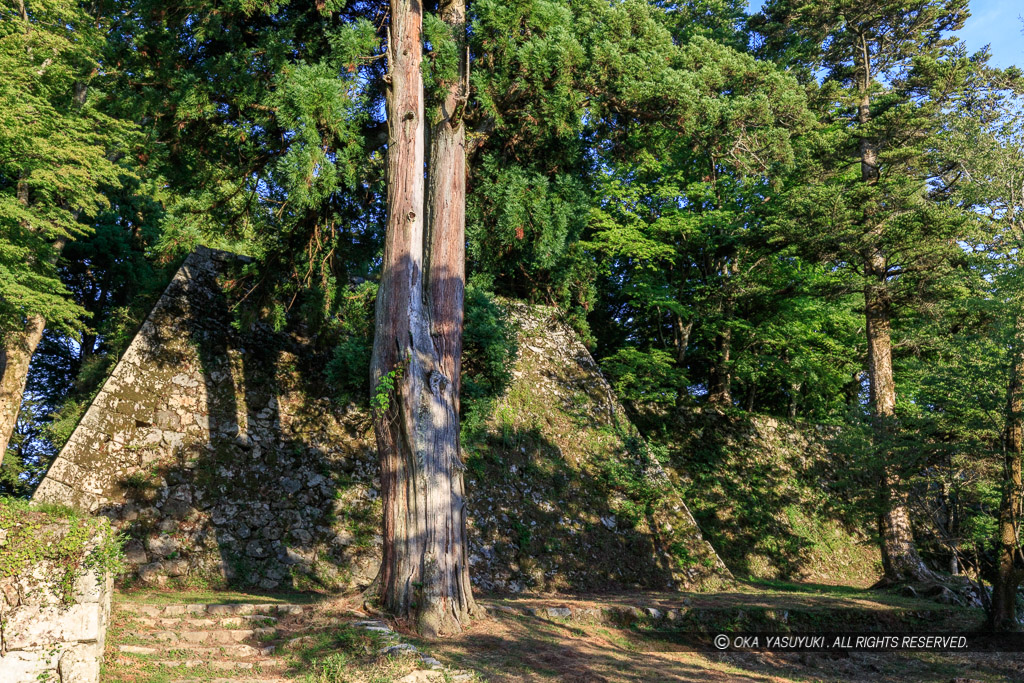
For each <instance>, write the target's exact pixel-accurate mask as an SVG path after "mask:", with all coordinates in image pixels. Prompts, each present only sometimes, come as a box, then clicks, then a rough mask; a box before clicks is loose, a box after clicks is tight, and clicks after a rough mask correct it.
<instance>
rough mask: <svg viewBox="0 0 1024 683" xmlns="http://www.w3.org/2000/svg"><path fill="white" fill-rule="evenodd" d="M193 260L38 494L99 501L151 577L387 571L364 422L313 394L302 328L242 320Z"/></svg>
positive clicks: (246, 578) (324, 576) (288, 583)
mask: <svg viewBox="0 0 1024 683" xmlns="http://www.w3.org/2000/svg"><path fill="white" fill-rule="evenodd" d="M236 260H237V257H235V256H233V255H231V254H227V253H224V252H217V251H213V250H210V249H205V248H200V249H199V250H198V251H196V252H195V253H194V254H192V255H191V256H189V257H188V259H186V261H185V263H184V264H183V265H182V267H181V269H180V270H179V272H178V273H177V274H176V275H175V277H174V279H173V280H172V282H171V283H170V285H169V286H168V287H167V290H166V291H165V292H164V294H163V296H162V297H161V298H160V300H159V302H158V303H157V305H156V306H155V308H154V310H153V311H152V312H151V313H150V315H149V317H148V318H147V320H146V322H145V323H144V324H143V326H142V328H141V330H140V331H139V333H138V335H137V337H136V338H135V340H134V341H133V342H132V344H131V345H130V347H129V348H128V350H127V351H126V352H125V354H124V356H123V357H122V359H121V360H120V362H119V363H118V364H117V366H116V367H115V369H114V371H113V373H112V374H111V376H110V378H109V379H108V380H107V382H106V383H105V384H104V386H103V388H102V389H101V391H100V392H99V394H98V395H97V396H96V398H95V400H94V401H93V403H92V405H91V406H90V408H89V410H88V411H87V412H86V414H85V416H84V417H83V419H82V421H81V423H80V424H79V425H78V427H77V428H76V430H75V432H74V433H73V435H72V436H71V438H70V440H69V441H68V443H67V444H66V445H65V447H64V448H63V449H62V450H61V452H60V454H59V456H58V457H57V459H56V461H55V462H54V463H53V465H52V466H51V467H50V470H49V472H48V473H47V476H46V478H45V479H44V480H43V482H42V483H41V484H40V486H39V488H38V489H37V491H36V493H35V496H34V499H35V500H38V501H45V502H53V503H62V504H67V505H72V506H74V507H77V508H80V509H85V510H88V511H90V512H94V513H99V514H104V515H107V516H108V517H110V519H111V521H112V522H113V523H114V524H115V525H116V526H117V527H119V528H120V529H122V530H124V531H126V532H127V533H128V535H129V536H130V537H131V539H132V540H131V541H130V542H129V543H128V545H127V548H126V551H127V559H128V561H129V563H130V564H131V565H133V566H134V567H135V568H136V569H137V572H138V576H139V577H140V578H141V579H142V580H143V581H145V582H148V583H157V584H163V583H166V582H167V581H168V580H169V579H171V580H173V581H174V582H176V583H186V584H187V583H190V582H191V583H202V584H206V585H218V584H224V583H228V582H231V583H235V584H241V585H248V586H255V587H260V588H263V589H267V590H271V589H278V588H310V587H313V588H315V587H323V588H340V587H344V586H347V585H350V584H353V583H365V582H366V581H368V580H369V579H370V578H372V577H373V575H374V573H375V572H376V569H377V560H376V557H377V552H376V548H375V544H376V543H379V539H377V537H376V533H377V529H376V527H377V522H376V520H377V517H378V512H377V507H379V505H378V504H377V503H376V501H375V498H376V496H377V493H376V489H375V484H374V481H375V473H374V466H375V455H374V452H373V448H372V444H370V443H369V442H367V439H366V436H367V431H366V420H365V417H364V416H362V415H361V414H359V412H358V411H346V410H345V409H343V408H339V407H337V406H334V405H332V404H331V403H330V402H329V401H327V400H325V399H323V398H319V397H317V395H316V392H315V391H314V390H312V389H310V387H311V386H315V385H316V384H317V379H318V375H319V374H320V369H319V368H315V367H311V365H313V364H312V363H310V362H308V360H307V358H308V357H309V356H310V352H309V351H308V349H306V348H305V346H304V345H303V344H302V342H301V340H297V339H294V338H292V337H290V336H288V335H283V334H274V333H272V332H271V331H269V330H267V329H265V328H263V327H262V326H259V325H256V326H254V327H252V328H250V329H248V330H244V331H238V330H236V329H234V328H233V327H232V325H231V315H230V311H229V309H228V306H229V304H228V302H227V301H226V299H225V296H224V294H223V292H222V289H221V286H220V283H219V281H218V279H219V278H220V277H222V276H223V273H224V272H225V270H226V269H227V268H228V267H229V265H230V264H231V263H232V262H234V261H236Z"/></svg>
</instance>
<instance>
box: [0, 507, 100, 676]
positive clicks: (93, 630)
mask: <svg viewBox="0 0 1024 683" xmlns="http://www.w3.org/2000/svg"><path fill="white" fill-rule="evenodd" d="M67 529H68V524H67V522H54V523H52V524H48V525H47V526H46V528H44V529H43V530H42V531H41V534H42V535H43V536H45V537H47V542H52V543H57V544H59V543H60V542H61V539H62V536H63V535H64V534H66V532H67ZM0 531H2V532H4V533H3V534H2V535H4V536H6V533H7V531H8V530H0ZM101 541H102V538H100V537H99V536H96V537H94V538H93V539H92V540H91V541H88V542H87V543H86V544H85V547H84V548H83V550H84V551H85V552H88V550H89V549H90V548H92V547H94V546H95V545H96V544H98V543H100V542H101ZM4 550H5V549H4V548H3V547H2V544H0V553H2V552H4ZM66 569H67V568H66V567H64V566H59V565H58V564H57V563H54V562H50V561H43V562H39V563H36V564H34V565H32V566H31V567H30V568H29V571H28V572H27V574H26V575H24V576H14V577H5V578H0V681H3V682H4V683H28V682H30V681H31V682H32V683H36V682H39V681H59V682H60V683H97V681H99V676H100V666H101V664H102V661H103V647H104V636H105V634H106V630H107V621H108V618H109V616H110V594H111V589H112V585H111V584H112V581H111V578H110V576H109V574H105V573H100V571H97V570H95V569H93V570H86V571H83V572H82V573H81V574H80V575H79V576H78V577H77V579H76V580H75V581H74V585H73V587H72V588H71V590H70V594H69V595H67V596H65V595H63V594H62V593H63V591H62V590H61V588H60V586H59V585H58V581H57V579H58V577H60V576H62V573H63V572H64V571H65V570H66Z"/></svg>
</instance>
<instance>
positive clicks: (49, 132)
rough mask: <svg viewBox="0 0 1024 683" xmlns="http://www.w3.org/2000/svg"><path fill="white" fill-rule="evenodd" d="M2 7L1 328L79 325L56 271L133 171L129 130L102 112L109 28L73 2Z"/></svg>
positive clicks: (78, 314) (76, 308) (77, 313)
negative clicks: (31, 322) (127, 159)
mask: <svg viewBox="0 0 1024 683" xmlns="http://www.w3.org/2000/svg"><path fill="white" fill-rule="evenodd" d="M29 8H30V11H29V12H27V13H26V15H25V16H24V18H23V17H22V16H20V14H19V13H18V11H17V10H16V8H15V7H14V6H11V5H8V6H6V7H5V8H3V9H0V72H2V73H3V74H4V79H3V82H2V83H0V332H9V331H12V330H20V329H21V328H22V326H23V324H24V321H25V319H26V318H27V317H28V316H42V317H43V318H44V319H46V320H47V321H48V324H49V325H50V326H51V327H55V328H58V329H61V330H65V331H71V330H74V329H76V328H79V327H80V326H81V324H82V320H81V319H82V317H83V315H84V313H85V311H84V310H83V308H82V306H81V305H80V304H78V303H76V302H74V301H73V300H71V297H70V296H69V295H68V292H67V290H66V288H65V287H64V285H63V284H62V283H61V281H60V278H59V277H58V273H57V259H58V257H59V256H60V251H61V247H62V246H63V245H64V244H65V243H66V242H68V241H70V240H72V239H75V238H78V237H81V236H84V235H86V234H88V233H90V232H91V228H90V226H89V224H88V223H87V222H86V221H87V220H88V219H90V218H93V217H95V216H97V215H98V214H99V213H101V212H102V211H104V210H105V209H107V207H109V205H110V201H109V199H108V197H107V192H109V191H110V190H111V189H117V188H119V187H120V186H121V185H122V183H123V182H125V180H127V179H129V178H131V177H132V175H133V172H132V170H131V169H130V167H129V166H128V165H127V164H124V163H117V162H115V161H112V160H113V159H118V158H122V157H124V155H125V153H126V152H127V151H128V149H129V148H130V145H131V144H132V143H133V141H134V135H135V131H134V128H133V126H131V125H130V124H128V123H126V122H124V121H122V120H119V119H117V118H113V117H111V116H108V115H107V114H105V113H104V112H103V111H102V109H101V108H100V107H99V106H97V103H101V102H102V99H103V93H102V92H100V90H99V84H98V80H97V79H96V73H97V71H98V66H99V64H98V61H97V60H98V59H99V55H100V51H101V49H102V46H103V39H104V35H105V33H106V31H107V30H108V28H109V26H108V25H107V23H106V21H105V20H101V19H97V18H95V17H93V16H90V15H89V14H88V13H87V12H86V11H85V10H84V9H82V8H81V6H80V5H78V4H77V3H74V2H46V3H37V4H31V3H29Z"/></svg>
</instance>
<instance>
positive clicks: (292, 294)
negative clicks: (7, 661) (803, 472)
mask: <svg viewBox="0 0 1024 683" xmlns="http://www.w3.org/2000/svg"><path fill="white" fill-rule="evenodd" d="M981 7H982V4H981V3H978V4H977V7H973V8H972V7H969V6H968V3H967V2H966V0H914V1H910V0H868V1H867V2H857V3H854V2H849V1H847V0H829V1H827V2H817V3H809V4H803V3H799V2H794V1H792V0H771V1H769V2H766V3H764V5H763V6H759V7H756V8H749V7H747V6H746V5H745V3H744V2H743V1H742V0H695V1H694V2H688V3H667V2H645V1H642V0H627V1H625V2H602V1H600V0H571V1H570V0H517V1H516V2H507V1H503V2H496V1H494V0H476V1H474V2H471V3H470V4H469V6H468V10H467V12H468V14H467V21H468V29H466V30H465V31H464V32H462V33H453V31H452V29H451V26H450V25H448V24H446V23H445V21H443V20H442V19H441V17H440V16H439V15H438V14H437V12H436V10H437V9H438V8H437V7H434V6H432V5H430V4H428V5H427V6H426V7H425V9H426V10H427V11H426V13H425V15H424V20H423V21H424V23H423V28H424V66H423V75H424V79H425V82H426V88H427V92H428V101H429V96H434V97H436V96H437V94H438V93H439V92H441V91H442V90H443V89H444V87H445V86H446V85H447V84H449V83H450V82H451V81H452V74H453V73H454V71H457V70H458V66H457V65H458V64H459V63H460V60H462V59H463V55H465V59H466V60H467V61H468V69H465V71H466V77H467V86H468V87H467V88H466V92H465V95H464V99H465V102H464V103H463V104H462V105H461V106H462V107H463V110H462V113H461V116H462V120H463V121H464V123H465V126H466V131H467V133H466V135H467V142H466V159H467V167H468V170H467V175H466V178H467V186H466V235H467V238H466V269H467V273H468V285H467V290H466V330H465V348H464V351H463V358H464V361H463V373H462V374H463V377H464V379H463V387H462V393H463V400H462V404H461V412H462V418H463V428H464V429H466V428H471V427H472V424H473V420H474V411H479V410H482V407H483V406H484V405H485V404H486V400H487V398H488V397H489V396H491V395H493V393H494V391H496V390H497V389H498V388H499V387H500V386H501V385H502V382H503V381H504V380H503V373H505V372H507V370H506V368H507V365H508V362H507V361H508V357H509V355H510V354H511V353H513V352H514V343H513V341H512V339H511V337H510V335H509V334H508V333H507V330H506V327H507V325H506V322H505V314H504V312H503V309H502V306H501V301H502V298H515V299H523V300H527V301H533V302H542V303H547V304H551V305H554V306H557V307H558V309H559V310H560V311H561V314H562V315H563V316H564V317H565V320H566V321H567V322H568V323H570V324H571V325H572V326H573V327H574V328H575V329H576V331H577V332H578V333H579V334H580V335H581V336H582V337H583V338H584V339H585V340H586V342H587V344H588V345H589V346H590V347H591V348H592V349H593V351H594V354H595V356H596V357H597V359H598V361H599V363H600V365H601V368H602V370H603V371H604V372H605V374H606V375H607V376H608V377H609V379H610V380H611V381H612V384H613V386H614V387H615V389H616V391H617V393H618V394H619V396H620V397H621V398H622V399H623V400H624V401H625V402H627V404H628V405H629V409H630V410H631V411H632V412H633V414H634V416H635V418H636V420H637V422H638V424H639V425H640V426H641V429H642V430H643V431H644V434H645V436H647V437H648V438H649V439H650V440H651V441H652V442H657V441H658V439H659V434H663V433H664V429H663V426H664V423H665V421H666V419H667V418H666V416H667V415H670V414H674V413H676V412H678V411H687V410H696V409H701V410H715V411H719V412H723V413H744V412H745V413H763V414H770V415H775V416H780V417H785V418H791V419H801V420H807V421H811V422H814V423H818V424H828V425H835V426H838V427H839V430H838V434H840V436H839V437H838V438H837V439H836V443H835V448H836V450H837V452H839V453H841V454H843V457H845V458H846V459H847V462H848V464H849V467H848V468H846V470H845V474H846V476H847V477H848V478H849V481H848V482H847V483H846V487H845V489H844V490H845V491H847V492H848V497H847V499H846V500H844V501H842V504H843V505H846V506H849V507H850V509H851V510H855V511H856V512H857V514H859V515H860V516H861V518H862V519H864V520H867V521H865V524H868V525H873V524H874V523H875V521H876V520H877V523H878V527H877V535H878V537H879V542H880V545H881V547H882V550H883V559H884V560H885V565H886V566H885V570H886V575H887V576H888V577H889V578H890V579H891V580H906V579H913V580H930V579H932V578H933V577H934V576H935V572H936V571H937V570H936V569H935V568H937V567H950V566H954V565H951V563H953V562H955V567H956V568H957V571H964V570H967V571H970V572H973V573H974V575H977V576H979V577H987V580H988V581H990V582H992V583H994V584H995V585H996V587H997V591H996V596H997V598H998V595H999V594H1000V591H1001V592H1002V593H1003V595H1004V598H1005V595H1013V594H1014V593H1015V591H1016V586H1017V584H1018V583H1019V582H1020V567H1021V565H1022V558H1021V553H1020V543H1019V534H1018V533H1017V530H1018V528H1019V521H1018V520H1019V516H1020V507H1021V494H1022V488H1021V481H1020V453H1021V432H1022V428H1021V420H1022V415H1021V413H1022V405H1024V389H1022V387H1021V382H1022V379H1021V378H1022V377H1024V318H1022V317H1021V310H1022V308H1021V307H1022V303H1024V301H1022V299H1024V271H1022V270H1021V264H1020V263H1019V258H1020V246H1021V241H1022V240H1024V217H1022V213H1021V212H1022V211H1024V126H1022V121H1024V119H1022V118H1021V115H1022V111H1021V107H1020V102H1021V101H1020V99H1019V94H1020V90H1021V85H1022V82H1021V73H1020V71H1019V70H1018V69H1017V68H1016V67H1013V66H1011V64H1012V62H1013V61H1014V60H1015V59H1016V58H1017V55H1013V54H1010V55H1007V54H1005V52H1000V54H998V55H993V54H991V53H990V52H989V50H988V49H986V48H984V47H983V46H981V45H979V44H976V41H977V38H971V40H970V41H969V42H971V46H970V48H971V49H969V48H968V45H967V44H965V43H963V42H961V41H959V40H958V37H957V36H958V35H959V34H958V32H959V31H962V30H964V27H965V25H966V26H967V27H968V29H970V24H969V23H967V22H969V21H970V19H969V14H970V10H971V9H976V10H979V8H981ZM388 10H389V8H388V5H387V4H386V3H379V2H372V1H365V2H363V1H360V2H351V3H344V2H341V1H339V0H318V1H317V2H315V3H313V4H312V5H311V6H306V5H305V4H300V3H290V2H278V1H272V0H266V1H259V0H221V1H211V0H188V1H186V2H180V3H175V4H174V5H173V6H168V5H167V4H166V3H160V2H153V1H151V0H125V1H114V0H96V1H95V2H86V3H78V2H72V1H70V0H36V1H34V2H33V1H32V0H5V2H4V3H3V5H2V6H0V73H2V74H4V77H3V78H2V79H0V231H2V232H0V330H2V331H3V334H4V346H3V353H2V364H0V365H2V369H3V376H2V380H0V445H2V447H3V450H4V457H3V464H2V467H0V492H3V493H7V494H11V495H15V496H26V495H29V494H30V493H31V491H32V489H33V487H34V485H35V484H36V483H37V482H38V481H39V479H40V477H41V475H42V474H43V473H44V472H45V470H46V467H47V466H48V464H49V462H50V461H51V460H52V458H53V457H54V456H55V454H56V452H57V451H58V450H59V448H60V447H61V445H62V444H63V443H64V441H66V439H67V438H68V436H69V435H70V433H71V430H72V429H73V428H74V426H75V425H76V424H77V421H78V419H79V418H80V417H81V415H82V412H83V411H84V409H85V408H86V407H87V406H88V404H89V401H90V400H91V398H92V396H94V395H95V393H96V391H97V390H98V388H99V386H100V384H101V382H102V381H103V379H104V378H105V377H106V375H107V374H108V373H109V372H110V370H111V368H112V366H113V364H114V363H115V362H116V360H117V358H118V357H119V355H120V353H121V352H123V350H124V349H125V347H126V345H127V343H128V342H129V341H130V340H131V338H132V336H133V335H134V333H135V331H136V330H137V328H138V326H139V325H140V324H141V321H142V320H143V318H144V317H145V315H146V314H147V312H148V311H149V308H150V307H151V305H152V303H153V302H154V301H155V299H156V297H157V296H159V293H160V292H161V291H162V289H163V287H164V286H165V284H166V282H167V280H168V278H169V277H170V275H171V274H172V273H173V271H174V268H175V267H176V265H177V264H178V263H180V260H181V259H182V258H183V257H184V256H185V255H186V254H188V253H189V252H190V251H191V250H192V249H194V248H195V247H196V246H197V245H199V244H207V245H209V246H213V247H219V248H224V249H228V250H231V251H235V252H239V253H244V254H247V255H250V256H253V257H254V260H253V262H252V263H251V264H250V265H249V266H247V267H246V268H245V269H244V270H243V271H242V272H240V273H239V274H238V277H237V278H236V279H234V280H233V281H232V282H231V287H232V288H233V289H234V291H235V292H237V293H238V296H239V298H241V299H242V300H243V302H244V305H242V306H239V307H238V308H237V309H236V313H237V315H238V321H239V322H238V324H252V323H253V322H254V321H260V323H261V324H266V325H269V326H272V327H274V328H276V329H290V330H296V331H301V333H302V334H304V335H307V336H309V337H311V338H314V339H315V340H316V342H317V344H318V345H320V347H321V348H322V349H323V351H324V353H326V354H329V356H330V357H331V361H330V363H329V365H328V368H327V374H328V377H329V379H330V382H331V384H332V387H333V391H334V392H335V395H336V398H337V400H338V401H341V402H348V401H352V402H356V403H366V402H368V401H369V400H370V396H371V393H372V392H371V387H370V385H369V377H370V364H371V349H372V342H373V335H374V323H373V307H374V301H375V297H376V293H377V283H378V279H379V275H380V267H381V254H382V249H383V243H384V234H385V224H386V220H387V211H386V202H385V196H386V177H385V176H386V172H385V170H386V164H385V161H386V152H387V143H388V131H387V121H386V106H385V92H386V90H387V87H388V80H387V76H388V71H387V61H388V53H387V51H386V46H387V41H386V36H387V28H388V26H389V21H390V19H389V12H388ZM985 11H986V10H985V9H980V10H979V16H984V13H985ZM1011 19H1012V17H1011ZM1000 24H1001V27H1002V31H1001V32H999V33H993V35H992V40H993V41H995V40H996V39H997V38H998V39H999V40H1005V38H1003V36H1004V35H1006V34H1005V32H1006V31H1008V30H1012V32H1013V33H1014V34H1015V35H1016V34H1017V32H1018V31H1019V29H1020V23H1019V22H1017V21H1002V22H1000ZM967 35H969V36H970V35H972V34H971V33H968V34H967ZM1009 45H1010V46H1011V47H1012V46H1013V43H1009ZM427 115H428V117H432V116H433V117H436V116H438V115H439V114H438V113H437V112H436V111H431V110H428V112H427ZM880 481H881V482H882V484H881V485H880V486H879V485H878V482H880ZM912 528H913V529H914V531H915V532H916V534H915V533H912V532H911V529H912ZM1001 582H1002V583H1001ZM1000 586H1002V587H1001V588H1000ZM1005 604H1006V600H1005V599H1004V607H1003V612H1002V614H1003V617H1002V618H1003V619H1004V620H1005V619H1009V618H1010V615H1011V614H1012V607H1011V608H1009V610H1007V608H1006V607H1005ZM1008 604H1010V605H1011V606H1012V604H1013V601H1012V600H1010V602H1009V603H1008ZM993 613H994V614H996V615H997V616H998V614H999V613H1000V612H999V608H995V609H994V612H993Z"/></svg>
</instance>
